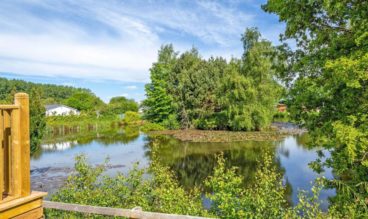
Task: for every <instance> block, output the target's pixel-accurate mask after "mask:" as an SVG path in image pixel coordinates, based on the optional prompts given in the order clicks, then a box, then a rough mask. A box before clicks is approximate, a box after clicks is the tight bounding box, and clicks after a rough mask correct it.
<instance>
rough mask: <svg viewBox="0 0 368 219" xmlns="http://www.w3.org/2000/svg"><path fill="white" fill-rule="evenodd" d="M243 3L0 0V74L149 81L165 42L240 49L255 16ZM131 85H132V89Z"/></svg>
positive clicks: (217, 49) (224, 51)
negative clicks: (243, 33) (158, 52)
mask: <svg viewBox="0 0 368 219" xmlns="http://www.w3.org/2000/svg"><path fill="white" fill-rule="evenodd" d="M238 4H239V2H237V1H232V2H231V3H229V4H226V3H220V2H214V1H193V2H191V3H190V4H188V2H187V1H170V2H168V1H163V0H156V1H145V2H144V3H143V2H141V1H135V0H134V1H133V0H132V1H129V0H128V1H118V0H109V1H92V0H79V1H74V0H64V1H52V0H43V1H41V0H23V1H21V0H13V1H3V2H1V3H0V72H13V73H18V74H25V75H41V76H53V77H54V76H64V77H65V76H66V77H74V78H85V79H93V80H101V79H108V80H117V81H126V82H129V81H130V82H147V81H148V80H149V71H148V69H149V68H150V66H151V64H152V62H154V61H155V60H156V58H157V51H158V49H159V47H160V45H161V44H162V43H166V42H172V43H174V46H175V48H180V49H182V48H189V47H190V46H192V45H195V46H198V45H205V46H204V47H205V48H206V49H205V50H202V49H201V50H200V51H201V52H203V54H204V56H205V57H208V56H210V54H212V52H213V53H214V55H223V54H225V56H227V57H231V56H232V55H238V54H239V49H238V48H240V49H241V45H240V44H239V38H240V34H241V33H242V31H243V30H244V28H245V27H246V26H251V24H252V22H254V19H255V17H254V15H253V14H251V13H246V12H243V11H242V10H240V9H238ZM128 89H132V88H128Z"/></svg>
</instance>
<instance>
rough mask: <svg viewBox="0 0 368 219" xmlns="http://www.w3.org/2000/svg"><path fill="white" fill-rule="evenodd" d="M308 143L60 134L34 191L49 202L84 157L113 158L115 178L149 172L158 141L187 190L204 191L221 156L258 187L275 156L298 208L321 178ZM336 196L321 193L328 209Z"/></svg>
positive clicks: (47, 144)
mask: <svg viewBox="0 0 368 219" xmlns="http://www.w3.org/2000/svg"><path fill="white" fill-rule="evenodd" d="M307 139H308V136H307V134H302V135H289V136H286V137H285V138H283V139H281V140H277V141H245V142H232V143H194V142H182V141H179V140H176V139H174V138H172V137H169V136H155V137H152V136H151V137H150V136H147V135H146V134H144V133H141V132H139V130H138V129H136V128H125V129H122V128H111V129H108V130H98V129H95V128H91V129H90V130H88V131H83V132H81V131H80V130H79V129H70V128H67V129H65V127H64V128H57V129H55V130H54V131H53V132H52V133H50V134H48V135H47V136H46V137H45V139H44V141H43V144H42V149H41V150H40V151H38V152H37V153H36V154H34V155H33V156H32V159H31V177H32V189H34V190H38V191H47V192H48V193H49V197H50V195H51V194H53V193H55V192H56V191H57V190H58V188H60V187H61V186H62V184H63V183H64V182H65V179H66V178H67V176H68V175H70V174H71V173H72V172H73V166H74V158H75V157H76V156H77V155H80V154H85V155H86V156H87V158H88V161H89V163H91V164H94V165H97V164H101V163H103V162H104V161H105V159H106V158H107V157H108V158H109V164H110V165H109V168H108V170H107V174H110V175H114V174H115V173H116V172H117V171H120V172H124V173H126V172H127V171H128V170H129V169H130V168H131V167H132V165H133V164H134V163H136V162H138V163H139V166H140V167H142V168H143V167H147V166H148V165H149V163H150V160H151V149H150V148H151V145H152V142H153V140H155V142H158V145H159V147H160V150H159V154H158V159H159V161H160V162H161V163H162V164H164V165H167V166H169V167H170V168H171V169H172V170H173V171H174V173H175V174H176V176H177V178H178V179H179V182H180V184H181V185H183V186H184V187H185V188H191V187H192V186H193V185H196V186H202V183H203V181H204V179H205V178H206V177H207V176H209V175H211V174H212V171H213V168H214V166H215V164H216V155H217V154H219V153H221V152H222V153H223V155H224V158H225V159H226V162H227V165H228V166H237V167H239V169H238V173H239V174H241V176H243V177H244V183H245V184H251V183H254V173H255V171H256V170H257V168H258V167H259V163H258V162H257V160H259V159H260V158H261V157H262V156H264V154H266V153H268V154H274V155H275V160H274V165H275V166H276V167H277V170H278V171H280V173H281V174H282V175H283V178H284V183H285V185H286V187H287V192H288V201H289V202H290V203H294V204H295V203H296V202H297V194H298V190H300V189H304V190H310V188H311V184H312V182H313V180H314V179H315V178H316V177H317V176H318V175H317V174H316V173H315V172H313V171H312V170H311V169H310V168H309V167H308V163H310V162H311V161H314V160H315V159H316V158H317V154H316V149H309V148H308V147H307V146H306V142H307ZM327 156H328V154H327ZM324 176H325V177H327V178H332V177H333V175H332V173H331V170H327V171H326V172H325V173H324ZM245 186H246V185H245ZM333 195H334V191H333V190H323V191H322V192H321V196H320V199H321V200H322V201H323V204H322V207H323V208H326V207H327V206H328V201H327V199H328V197H329V196H333Z"/></svg>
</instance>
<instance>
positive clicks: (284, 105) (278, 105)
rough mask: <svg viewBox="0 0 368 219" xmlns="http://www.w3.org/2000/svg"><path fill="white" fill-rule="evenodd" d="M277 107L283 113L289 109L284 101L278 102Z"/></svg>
mask: <svg viewBox="0 0 368 219" xmlns="http://www.w3.org/2000/svg"><path fill="white" fill-rule="evenodd" d="M276 108H277V111H278V112H281V113H283V112H286V110H287V106H286V104H283V103H279V104H277V106H276Z"/></svg>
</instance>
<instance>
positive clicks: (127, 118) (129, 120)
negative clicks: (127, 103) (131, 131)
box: [123, 111, 141, 125]
mask: <svg viewBox="0 0 368 219" xmlns="http://www.w3.org/2000/svg"><path fill="white" fill-rule="evenodd" d="M140 121H141V117H140V115H139V113H137V112H132V111H127V112H125V114H124V118H123V124H125V125H133V124H137V123H139V122H140Z"/></svg>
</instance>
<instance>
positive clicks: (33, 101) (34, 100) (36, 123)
mask: <svg viewBox="0 0 368 219" xmlns="http://www.w3.org/2000/svg"><path fill="white" fill-rule="evenodd" d="M29 98H30V103H29V105H30V130H29V131H30V140H31V142H30V144H31V154H33V153H34V152H35V151H37V150H38V149H39V146H40V144H41V140H42V137H43V135H44V132H45V129H46V118H45V116H46V109H45V107H44V105H43V104H42V99H41V98H42V90H41V89H40V88H36V87H35V88H32V89H31V93H30V95H29Z"/></svg>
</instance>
